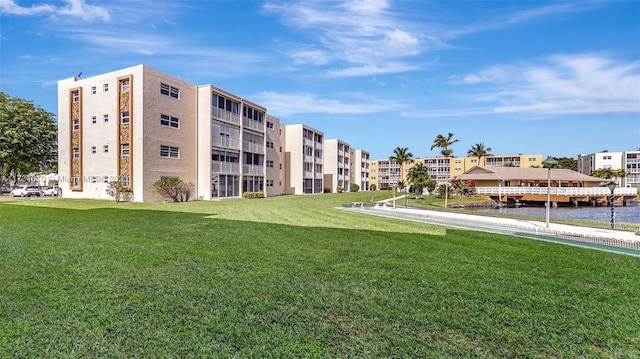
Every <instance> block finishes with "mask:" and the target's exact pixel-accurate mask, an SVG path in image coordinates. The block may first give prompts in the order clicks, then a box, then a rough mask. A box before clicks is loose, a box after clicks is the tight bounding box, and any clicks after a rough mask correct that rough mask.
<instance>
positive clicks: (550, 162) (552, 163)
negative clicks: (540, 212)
mask: <svg viewBox="0 0 640 359" xmlns="http://www.w3.org/2000/svg"><path fill="white" fill-rule="evenodd" d="M542 164H543V165H545V166H547V168H548V169H549V171H547V211H546V213H545V223H546V225H547V229H548V228H549V211H550V208H551V167H552V166H555V165H557V164H558V161H556V160H555V159H553V158H552V157H551V156H549V157H547V159H546V160H544V161H542Z"/></svg>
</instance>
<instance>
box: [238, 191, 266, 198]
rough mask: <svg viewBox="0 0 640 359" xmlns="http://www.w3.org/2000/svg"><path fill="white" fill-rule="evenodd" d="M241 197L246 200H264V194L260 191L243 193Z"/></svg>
mask: <svg viewBox="0 0 640 359" xmlns="http://www.w3.org/2000/svg"><path fill="white" fill-rule="evenodd" d="M242 197H244V198H247V199H254V198H264V192H262V191H257V192H244V193H243V194H242Z"/></svg>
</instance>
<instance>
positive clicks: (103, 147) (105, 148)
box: [102, 145, 109, 153]
mask: <svg viewBox="0 0 640 359" xmlns="http://www.w3.org/2000/svg"><path fill="white" fill-rule="evenodd" d="M102 152H104V153H109V145H104V146H102Z"/></svg>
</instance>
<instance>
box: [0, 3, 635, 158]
mask: <svg viewBox="0 0 640 359" xmlns="http://www.w3.org/2000/svg"><path fill="white" fill-rule="evenodd" d="M0 61H1V62H0V91H2V92H5V93H7V94H8V95H10V96H17V97H20V98H24V99H27V100H30V101H33V103H34V104H35V105H37V106H39V107H42V108H43V109H45V110H47V111H49V112H51V113H53V114H56V115H57V112H58V109H57V82H58V81H59V80H61V79H66V78H69V77H73V76H74V75H76V74H78V73H80V72H82V77H83V78H87V77H91V76H94V75H99V74H102V73H105V72H110V71H114V70H118V69H122V68H126V67H130V66H135V65H139V64H145V65H147V66H149V67H152V68H155V69H157V70H159V71H162V72H165V73H167V74H169V75H172V76H174V77H177V78H180V79H182V80H185V81H188V82H190V83H193V84H195V85H205V84H212V85H214V86H216V87H219V88H222V89H224V90H226V91H228V92H231V93H233V94H235V95H238V96H240V97H242V98H245V99H248V100H250V101H251V102H254V103H257V104H259V105H262V106H264V107H266V108H267V111H268V113H269V114H271V115H273V116H275V117H278V118H279V119H280V121H281V122H282V123H283V124H298V123H304V124H305V125H307V126H310V127H312V128H314V129H316V130H319V131H322V132H324V134H325V138H326V139H331V138H338V139H340V140H342V141H345V142H347V143H349V144H350V145H351V147H353V148H359V149H363V150H365V151H368V152H369V153H370V155H371V158H372V159H385V158H388V157H389V156H391V155H393V150H394V149H395V148H396V147H406V148H408V150H409V152H411V153H412V154H413V155H414V157H429V156H437V155H439V149H438V148H435V149H433V150H431V145H432V144H433V142H434V139H435V137H436V136H437V135H438V134H442V135H445V136H446V135H447V134H448V133H453V134H454V136H453V139H457V140H458V142H457V143H455V144H454V145H453V146H452V147H451V149H453V155H454V156H459V157H463V156H466V155H467V151H468V150H469V149H470V148H471V147H472V146H473V145H475V144H479V143H483V144H484V145H485V147H489V148H491V151H490V152H491V153H492V154H495V155H507V154H540V155H542V156H543V157H547V156H555V157H571V158H577V156H578V154H584V153H594V152H600V151H604V150H608V151H610V152H618V151H630V150H636V149H638V148H640V1H637V0H633V1H623V0H598V1H590V0H579V1H488V0H485V1H455V0H453V1H445V0H438V1H428V0H396V1H393V0H351V1H348V0H340V1H338V0H335V1H334V0H290V1H276V0H267V1H262V0H228V1H226V0H210V1H207V0H174V1H162V0H140V1H138V0H126V1H123V0H104V1H103V0H60V1H45V0H42V1H40V0H0Z"/></svg>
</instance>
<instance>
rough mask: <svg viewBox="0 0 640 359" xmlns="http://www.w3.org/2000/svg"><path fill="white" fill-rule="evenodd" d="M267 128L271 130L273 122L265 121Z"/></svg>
mask: <svg viewBox="0 0 640 359" xmlns="http://www.w3.org/2000/svg"><path fill="white" fill-rule="evenodd" d="M267 128H268V129H271V130H273V122H269V121H267Z"/></svg>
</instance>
